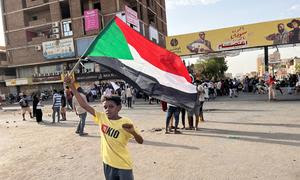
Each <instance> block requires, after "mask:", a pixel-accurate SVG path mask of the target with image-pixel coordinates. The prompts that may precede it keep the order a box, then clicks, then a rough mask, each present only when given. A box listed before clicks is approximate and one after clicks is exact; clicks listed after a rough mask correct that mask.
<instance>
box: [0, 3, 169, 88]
mask: <svg viewBox="0 0 300 180" xmlns="http://www.w3.org/2000/svg"><path fill="white" fill-rule="evenodd" d="M1 4H2V12H3V14H2V16H3V24H4V32H5V41H6V55H7V62H6V64H5V65H3V67H6V69H9V70H10V75H14V76H13V77H12V78H9V79H8V78H5V85H6V86H7V87H8V88H9V91H10V92H12V93H20V92H25V93H27V94H30V93H32V92H35V91H45V90H52V89H62V88H63V80H62V74H63V73H66V72H68V71H70V70H71V69H72V68H73V66H74V64H75V63H76V61H77V60H78V58H79V57H80V56H81V55H82V54H83V53H84V51H85V50H86V48H87V47H88V45H89V44H90V43H91V41H92V40H93V38H94V37H95V36H96V35H97V34H98V33H99V32H100V31H101V29H103V27H104V26H105V25H106V24H108V23H109V22H110V20H111V19H112V18H113V17H114V16H115V15H117V16H119V17H120V18H121V19H123V20H124V21H125V22H127V24H128V25H129V26H131V27H132V28H134V29H135V30H137V31H138V32H139V33H140V34H142V35H143V36H145V37H146V38H148V39H150V40H152V41H154V42H155V43H157V44H158V45H160V46H162V47H165V40H164V39H165V36H166V35H167V25H166V11H165V0H1ZM128 12H130V13H131V14H133V17H134V18H136V19H134V18H133V19H134V20H135V22H134V23H132V22H130V23H129V22H128V21H127V19H126V13H128ZM131 23H132V24H131ZM1 67H2V64H1V66H0V68H1ZM11 71H13V72H15V73H12V72H11ZM7 74H9V73H7ZM0 75H1V74H0ZM75 76H76V79H77V80H78V81H80V83H81V84H82V85H83V86H91V85H92V84H94V83H95V81H98V80H101V79H109V78H115V77H114V75H111V73H110V72H109V71H107V70H105V69H103V68H101V67H99V65H97V64H93V63H86V64H85V65H84V67H80V68H79V69H78V70H77V71H76V73H75Z"/></svg>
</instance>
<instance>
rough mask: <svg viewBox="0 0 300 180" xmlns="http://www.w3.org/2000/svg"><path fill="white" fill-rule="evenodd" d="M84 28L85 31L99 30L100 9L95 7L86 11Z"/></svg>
mask: <svg viewBox="0 0 300 180" xmlns="http://www.w3.org/2000/svg"><path fill="white" fill-rule="evenodd" d="M84 22H85V23H84V28H85V31H92V30H97V29H99V27H100V22H99V10H98V9H93V10H88V11H84Z"/></svg>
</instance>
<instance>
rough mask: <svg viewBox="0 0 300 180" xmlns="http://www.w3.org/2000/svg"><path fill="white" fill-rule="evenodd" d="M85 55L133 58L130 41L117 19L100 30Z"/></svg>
mask: <svg viewBox="0 0 300 180" xmlns="http://www.w3.org/2000/svg"><path fill="white" fill-rule="evenodd" d="M83 56H84V57H87V56H90V57H103V56H104V57H111V58H116V59H124V60H133V57H132V55H131V52H130V49H129V47H128V43H127V41H126V39H125V37H124V34H123V33H122V31H121V30H120V28H119V27H118V25H117V24H116V22H115V19H113V20H112V21H111V22H110V23H109V24H108V25H107V26H106V27H105V28H104V29H103V30H102V31H101V32H100V34H99V35H98V36H97V37H96V38H95V39H94V41H93V43H92V44H91V45H90V47H89V48H88V49H87V51H86V53H85V54H84V55H83Z"/></svg>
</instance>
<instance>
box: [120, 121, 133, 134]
mask: <svg viewBox="0 0 300 180" xmlns="http://www.w3.org/2000/svg"><path fill="white" fill-rule="evenodd" d="M122 128H123V129H124V130H125V131H127V132H128V133H130V134H133V133H135V130H134V127H133V125H132V124H129V123H126V124H123V125H122Z"/></svg>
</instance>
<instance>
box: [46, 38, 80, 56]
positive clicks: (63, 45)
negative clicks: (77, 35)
mask: <svg viewBox="0 0 300 180" xmlns="http://www.w3.org/2000/svg"><path fill="white" fill-rule="evenodd" d="M42 45H43V55H44V57H45V58H46V59H58V58H67V57H74V56H75V50H74V43H73V38H67V39H60V40H55V41H47V42H43V43H42Z"/></svg>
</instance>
